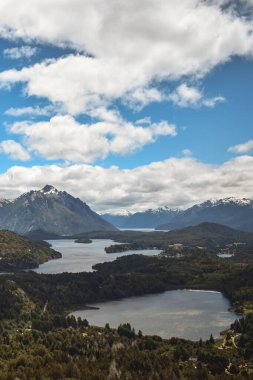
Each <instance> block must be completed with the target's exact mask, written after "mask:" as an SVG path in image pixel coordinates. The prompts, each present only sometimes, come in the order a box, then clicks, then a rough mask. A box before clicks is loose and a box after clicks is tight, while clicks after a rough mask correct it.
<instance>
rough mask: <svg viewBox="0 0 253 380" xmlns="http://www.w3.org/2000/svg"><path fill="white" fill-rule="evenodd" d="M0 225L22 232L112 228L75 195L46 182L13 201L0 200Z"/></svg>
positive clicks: (65, 233)
mask: <svg viewBox="0 0 253 380" xmlns="http://www.w3.org/2000/svg"><path fill="white" fill-rule="evenodd" d="M0 229H7V230H11V231H15V232H17V233H21V234H26V233H28V232H30V231H34V230H44V231H47V232H50V233H53V234H58V235H72V234H78V233H82V232H88V231H98V230H108V231H111V230H115V227H114V226H112V225H111V224H110V223H108V222H107V221H105V220H104V219H103V218H101V217H100V216H99V215H98V214H96V213H95V212H94V211H92V210H91V209H90V208H89V206H88V205H87V204H86V203H84V202H82V201H81V200H80V199H79V198H74V197H73V196H72V195H70V194H68V193H67V192H66V191H58V190H57V189H55V188H54V187H53V186H50V185H46V186H45V187H44V188H43V189H41V190H38V191H35V190H32V191H29V192H28V193H25V194H23V195H21V196H20V197H18V198H17V199H15V200H13V201H7V200H2V201H0Z"/></svg>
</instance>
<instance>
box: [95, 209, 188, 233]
mask: <svg viewBox="0 0 253 380" xmlns="http://www.w3.org/2000/svg"><path fill="white" fill-rule="evenodd" d="M180 213H181V211H180V210H177V209H170V208H169V207H166V206H165V207H159V208H157V209H149V210H146V211H141V212H136V213H134V214H128V215H111V214H105V215H102V216H103V218H104V219H106V220H107V221H108V222H110V223H112V224H114V225H115V226H116V227H119V228H155V227H156V226H158V225H159V224H163V223H169V222H170V221H171V220H172V219H173V218H174V217H175V216H177V215H179V214H180Z"/></svg>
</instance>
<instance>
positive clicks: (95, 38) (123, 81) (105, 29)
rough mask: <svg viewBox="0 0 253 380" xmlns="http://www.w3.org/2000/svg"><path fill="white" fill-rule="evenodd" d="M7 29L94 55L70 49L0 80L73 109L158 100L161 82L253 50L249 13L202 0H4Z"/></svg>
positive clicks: (0, 11) (1, 23)
mask: <svg viewBox="0 0 253 380" xmlns="http://www.w3.org/2000/svg"><path fill="white" fill-rule="evenodd" d="M12 9H15V12H12ZM73 20H75V22H74V23H73ZM1 31H2V33H5V34H6V33H7V34H9V35H11V36H12V37H13V38H23V39H27V40H28V41H29V40H32V39H35V40H39V41H46V42H50V43H52V44H64V43H67V44H69V45H70V46H72V47H76V48H78V49H79V51H85V52H89V53H90V54H91V55H92V56H93V58H91V57H87V56H84V55H76V56H75V55H70V56H68V57H63V58H59V59H57V60H54V61H47V62H42V63H40V64H36V65H34V66H32V67H29V68H23V69H22V70H20V71H18V70H9V71H5V72H2V73H1V74H0V83H1V85H2V86H3V85H6V86H7V85H10V84H12V83H16V82H22V83H24V84H25V86H26V93H27V94H28V95H35V96H39V97H45V98H48V99H49V100H50V101H52V102H61V103H63V104H64V105H65V107H66V110H67V111H68V112H70V113H72V114H74V113H81V112H89V111H90V110H91V109H93V108H95V107H97V106H106V104H107V103H108V102H112V101H113V100H115V99H122V98H123V99H124V100H126V99H127V98H129V97H130V98H129V101H130V104H135V103H136V102H137V105H139V107H140V106H143V105H146V104H147V103H148V102H151V101H159V99H161V98H162V94H161V93H160V91H159V89H158V88H156V87H157V86H156V84H159V82H160V81H162V80H175V79H179V78H182V77H185V76H193V77H194V78H196V77H198V78H199V77H202V76H203V75H205V74H206V73H208V72H209V71H210V70H211V69H212V68H214V67H215V66H216V65H219V64H221V63H224V62H226V61H228V60H229V59H230V58H231V57H232V56H233V55H239V56H252V51H253V35H252V22H251V20H247V18H242V17H241V18H240V17H239V16H238V15H237V14H236V12H232V11H231V10H230V9H228V10H227V11H226V10H224V9H222V8H221V7H220V6H219V4H218V5H217V2H207V1H200V0H181V1H178V2H172V1H167V0H157V1H154V0H153V1H152V0H149V1H146V0H145V1H144V0H140V1H138V2H136V1H134V0H129V1H128V2H127V3H126V2H124V1H118V0H111V1H110V2H102V3H101V1H99V0H74V1H73V2H69V1H66V0H61V1H54V2H52V1H49V0H47V1H45V0H37V1H34V2H31V1H30V0H23V1H22V4H21V3H20V4H19V3H17V2H16V1H15V0H5V1H4V2H3V1H2V2H1V4H0V32H1ZM191 96H193V97H194V96H198V95H197V94H195V95H194V94H191ZM124 97H126V98H124ZM217 101H218V99H217ZM213 102H214V100H213ZM209 104H210V102H209ZM207 105H208V104H207ZM209 106H210V105H209Z"/></svg>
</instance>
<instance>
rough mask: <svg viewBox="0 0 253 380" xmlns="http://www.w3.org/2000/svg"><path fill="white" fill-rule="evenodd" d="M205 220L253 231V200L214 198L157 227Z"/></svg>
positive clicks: (197, 222)
mask: <svg viewBox="0 0 253 380" xmlns="http://www.w3.org/2000/svg"><path fill="white" fill-rule="evenodd" d="M203 222H211V223H219V224H224V225H227V226H229V227H232V228H235V229H238V230H242V231H249V232H251V231H253V201H252V200H251V199H246V198H242V199H239V198H234V197H229V198H224V199H212V200H208V201H206V202H203V203H201V204H197V205H194V206H192V207H190V208H188V209H187V210H185V211H183V212H182V213H181V214H179V215H177V216H176V217H175V218H174V219H173V220H171V221H170V222H169V223H165V224H163V225H158V226H157V229H164V230H167V229H175V228H183V227H187V226H195V225H197V224H200V223H203Z"/></svg>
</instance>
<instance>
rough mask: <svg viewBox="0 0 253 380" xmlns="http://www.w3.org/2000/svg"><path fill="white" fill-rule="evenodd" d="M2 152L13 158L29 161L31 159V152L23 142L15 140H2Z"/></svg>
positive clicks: (0, 146)
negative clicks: (25, 147) (23, 145)
mask: <svg viewBox="0 0 253 380" xmlns="http://www.w3.org/2000/svg"><path fill="white" fill-rule="evenodd" d="M0 153H4V154H6V155H7V156H8V157H10V158H11V159H13V160H19V161H28V160H29V159H30V155H29V153H28V152H27V151H26V150H25V149H24V148H23V147H22V145H21V144H19V143H18V142H16V141H14V140H4V141H2V142H0Z"/></svg>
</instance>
